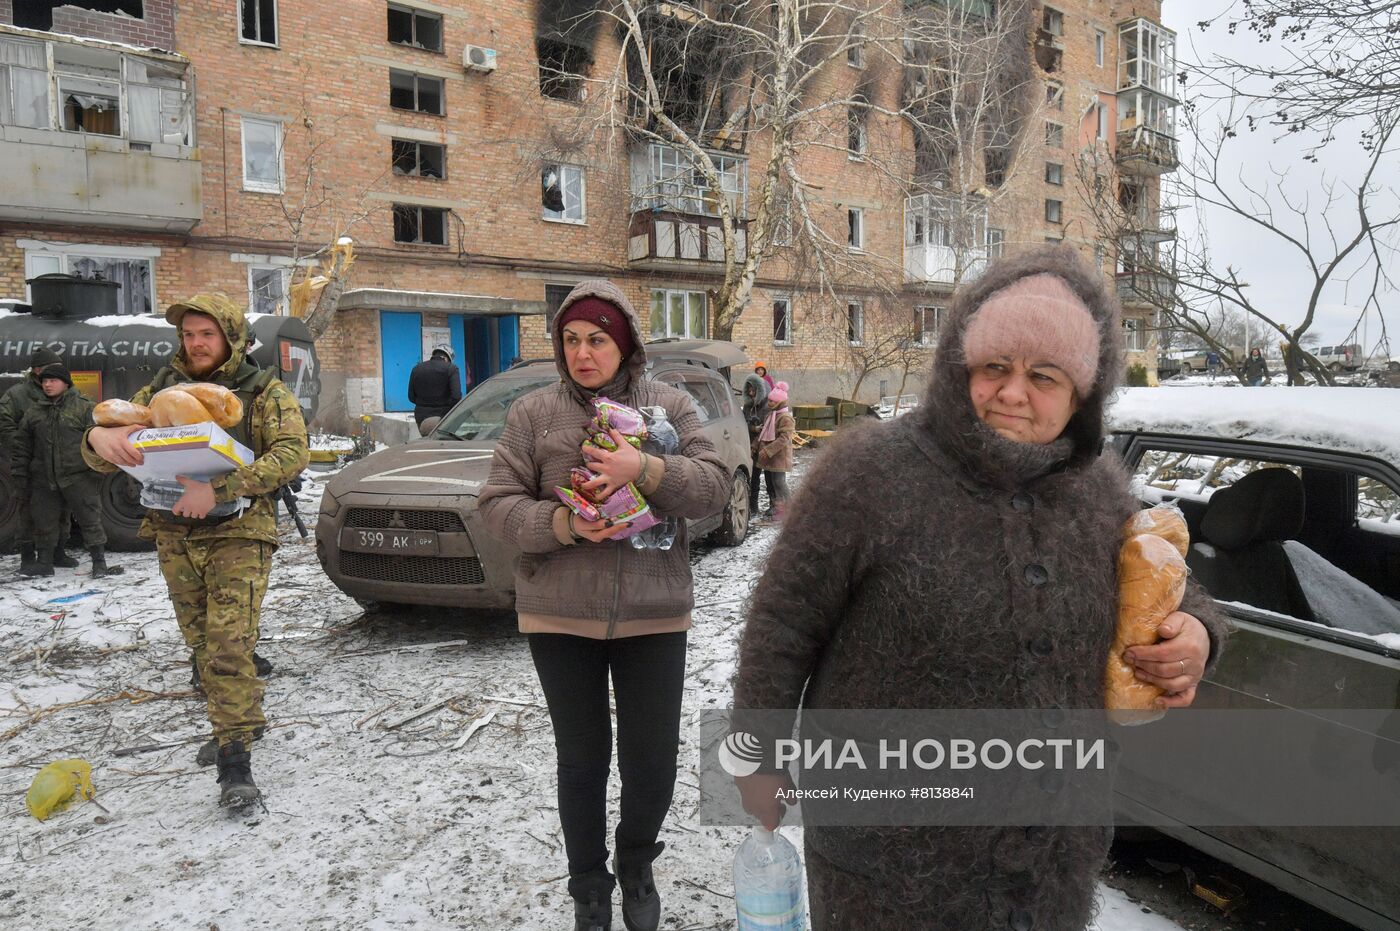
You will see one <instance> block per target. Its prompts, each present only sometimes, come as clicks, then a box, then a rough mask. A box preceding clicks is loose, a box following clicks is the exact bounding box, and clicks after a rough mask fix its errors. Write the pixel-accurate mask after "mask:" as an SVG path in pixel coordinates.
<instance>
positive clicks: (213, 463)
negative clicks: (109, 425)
mask: <svg viewBox="0 0 1400 931" xmlns="http://www.w3.org/2000/svg"><path fill="white" fill-rule="evenodd" d="M131 445H132V446H135V447H136V448H137V449H139V450H141V454H142V455H143V456H144V457H145V460H146V461H145V462H143V463H142V464H141V465H139V466H130V467H128V466H122V467H121V468H122V471H123V472H126V473H127V474H128V475H130V476H131V477H132V478H134V479H136V480H137V481H138V482H141V483H142V484H146V483H149V482H171V483H173V482H174V481H175V476H177V475H186V476H189V477H190V478H193V479H197V480H199V481H201V482H207V481H209V480H210V479H211V478H214V477H216V476H219V475H225V474H227V473H229V472H232V471H233V470H234V469H236V468H238V467H239V466H244V465H247V464H248V463H250V462H252V461H253V451H252V450H251V449H249V448H248V447H246V446H244V445H243V444H242V443H239V442H238V441H237V440H235V439H234V438H233V437H231V436H229V435H228V434H227V433H225V432H224V431H223V430H222V429H221V428H220V427H219V425H218V424H215V423H212V422H211V423H196V424H190V425H188V426H184V427H151V428H148V429H146V430H137V431H136V432H135V433H133V434H131Z"/></svg>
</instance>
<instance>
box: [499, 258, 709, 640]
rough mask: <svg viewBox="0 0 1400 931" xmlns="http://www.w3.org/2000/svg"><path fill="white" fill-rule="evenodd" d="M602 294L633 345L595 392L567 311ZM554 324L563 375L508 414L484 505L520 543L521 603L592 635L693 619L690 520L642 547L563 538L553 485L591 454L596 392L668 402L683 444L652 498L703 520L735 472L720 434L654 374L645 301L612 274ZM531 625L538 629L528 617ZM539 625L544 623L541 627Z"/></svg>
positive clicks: (523, 610) (506, 536) (582, 292)
mask: <svg viewBox="0 0 1400 931" xmlns="http://www.w3.org/2000/svg"><path fill="white" fill-rule="evenodd" d="M588 296H594V297H601V298H603V299H604V300H607V301H610V302H611V303H613V304H614V305H616V306H617V307H618V308H619V309H620V310H621V311H622V312H623V314H624V315H625V316H626V317H627V321H628V324H629V326H630V327H631V330H632V339H633V341H634V343H635V344H636V349H635V350H633V352H632V355H631V356H629V357H628V358H627V359H626V360H624V362H623V366H622V369H621V370H620V371H619V372H618V375H617V377H616V378H615V379H614V380H613V381H612V382H611V383H610V384H608V385H606V386H604V387H603V388H601V389H599V390H598V391H597V392H592V391H588V390H587V389H584V388H582V387H580V386H579V385H578V384H577V383H575V382H574V381H573V379H571V378H570V377H569V372H568V368H567V366H566V365H565V362H564V350H563V340H562V336H561V330H562V327H560V326H559V324H558V322H557V321H559V320H562V319H563V317H564V312H565V311H566V310H567V309H568V308H569V306H570V305H571V304H573V303H574V302H575V301H577V300H579V299H580V298H583V297H588ZM555 321H556V324H555V327H554V333H553V340H554V359H555V363H556V364H557V365H558V367H559V375H560V381H559V383H558V384H554V385H550V386H549V387H547V388H540V389H539V390H537V391H532V392H531V393H530V394H527V395H525V396H524V397H522V398H520V399H519V400H517V401H516V402H515V403H514V404H512V405H511V408H510V411H509V412H508V413H507V415H506V429H505V433H504V434H503V435H502V437H501V440H500V442H499V443H497V444H496V452H495V457H494V459H493V461H492V463H491V474H490V477H489V478H488V479H487V482H486V485H485V487H483V488H482V490H481V495H480V497H479V498H478V500H477V507H478V510H479V512H480V513H481V515H482V517H483V519H484V520H485V521H486V526H487V528H488V529H489V530H490V531H491V533H492V534H494V535H495V536H497V537H499V538H500V539H502V540H504V541H505V542H507V543H510V544H512V545H514V546H516V547H518V548H519V549H520V552H521V556H520V561H519V563H518V564H517V566H516V571H515V593H516V594H515V606H516V610H517V611H518V612H519V613H520V614H521V615H522V616H532V617H545V618H550V619H551V620H552V623H551V624H550V625H549V627H548V629H549V630H551V631H554V632H564V633H573V634H577V635H579V636H584V637H594V638H602V637H608V638H612V637H627V636H632V635H634V634H643V633H653V632H656V631H657V628H656V625H655V624H652V625H648V623H647V622H648V621H653V622H655V621H660V620H666V621H670V622H672V623H671V624H670V625H668V626H666V627H665V628H664V629H668V630H669V629H676V627H677V626H682V625H678V624H676V623H675V622H676V621H677V620H678V619H681V620H682V621H683V623H684V624H688V622H689V614H690V610H691V608H692V607H693V606H694V595H693V592H692V587H691V576H690V556H689V553H688V552H687V546H686V533H685V527H684V523H682V526H681V532H680V535H679V536H678V537H677V539H676V542H675V544H674V545H673V546H672V547H671V548H670V549H669V550H638V549H634V548H633V547H632V544H631V543H630V542H628V541H627V540H622V541H617V542H614V541H609V542H607V543H590V542H582V543H575V544H573V545H564V544H562V543H560V542H559V540H558V538H557V537H556V535H555V532H554V512H555V511H557V510H558V509H559V508H561V507H563V505H562V504H561V503H560V501H559V499H558V498H557V497H556V496H555V494H554V489H555V486H563V487H565V488H567V487H569V470H570V469H572V468H574V467H575V466H582V465H583V464H584V460H583V453H582V452H581V446H582V445H583V441H584V437H585V435H586V432H585V431H586V426H587V424H588V421H589V420H590V419H591V418H592V416H593V409H592V406H591V405H590V404H589V402H590V401H591V400H592V399H593V397H595V396H598V397H607V398H611V399H612V400H614V401H618V402H619V403H622V404H627V405H630V406H632V407H638V406H655V405H660V406H662V407H665V408H666V413H667V416H668V417H669V419H670V421H671V423H672V425H674V426H675V428H676V433H677V434H678V435H679V437H680V442H681V451H680V454H679V455H674V456H666V457H664V459H665V474H664V476H663V478H662V481H661V485H660V487H659V488H657V489H656V490H655V491H654V492H653V493H652V494H651V495H650V496H648V502H649V503H650V505H651V507H652V508H653V509H654V510H655V511H656V512H657V513H659V514H661V515H664V516H670V517H680V518H691V519H699V518H703V517H708V516H710V515H711V514H714V513H717V512H718V511H720V510H721V509H722V508H724V506H725V504H726V503H727V502H728V500H729V495H730V478H729V475H728V474H727V471H726V469H725V466H724V463H723V461H722V460H721V459H720V457H719V454H718V452H717V451H716V450H715V447H714V444H713V443H711V442H710V440H709V438H708V437H706V436H705V435H704V434H703V433H702V432H701V430H700V419H699V416H698V415H697V414H696V411H695V405H694V402H693V401H692V400H691V398H690V396H689V395H687V394H685V393H684V392H683V391H681V390H679V389H677V388H674V387H672V386H670V385H666V384H662V383H661V382H657V381H652V380H650V379H648V378H646V377H645V375H644V370H645V367H646V349H645V348H644V346H643V343H642V332H641V326H640V324H639V322H638V320H637V314H636V311H635V310H633V308H632V305H631V304H630V303H629V302H628V300H627V298H626V296H625V295H624V294H623V293H622V292H621V291H620V290H618V288H617V287H615V286H614V285H613V284H612V283H611V282H608V281H602V280H595V281H585V282H582V283H580V284H579V285H578V286H577V287H575V288H574V290H573V291H571V292H570V293H569V296H568V297H567V298H566V299H565V300H564V303H563V304H562V305H561V306H560V308H559V314H558V315H557V316H556V317H555ZM522 629H524V630H527V631H528V630H531V629H532V628H530V627H527V626H526V625H525V624H524V623H522ZM535 629H538V628H535Z"/></svg>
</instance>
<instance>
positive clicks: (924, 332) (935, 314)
mask: <svg viewBox="0 0 1400 931" xmlns="http://www.w3.org/2000/svg"><path fill="white" fill-rule="evenodd" d="M944 311H945V308H943V307H936V306H931V305H930V306H919V307H915V308H914V327H915V331H916V332H917V333H918V334H919V345H920V346H933V345H936V344H937V343H938V331H939V330H940V329H941V328H942V326H943V314H944Z"/></svg>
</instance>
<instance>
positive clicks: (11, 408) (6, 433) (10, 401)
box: [0, 372, 44, 449]
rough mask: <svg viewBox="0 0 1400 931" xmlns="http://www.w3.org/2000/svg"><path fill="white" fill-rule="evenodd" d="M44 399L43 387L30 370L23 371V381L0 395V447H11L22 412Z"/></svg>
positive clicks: (22, 417) (22, 415) (21, 418)
mask: <svg viewBox="0 0 1400 931" xmlns="http://www.w3.org/2000/svg"><path fill="white" fill-rule="evenodd" d="M42 400H44V389H43V388H41V387H39V379H37V378H35V377H34V375H33V373H32V372H25V373H24V381H22V382H20V383H19V384H17V385H11V386H10V389H9V390H8V391H6V392H5V394H4V396H3V397H0V449H13V448H14V446H13V445H12V444H13V443H14V441H15V434H16V433H17V432H18V431H19V422H20V421H21V420H23V419H24V412H25V411H27V410H29V409H30V408H31V407H33V406H34V405H35V404H38V403H39V402H40V401H42Z"/></svg>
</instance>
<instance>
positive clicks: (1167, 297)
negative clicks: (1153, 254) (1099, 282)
mask: <svg viewBox="0 0 1400 931" xmlns="http://www.w3.org/2000/svg"><path fill="white" fill-rule="evenodd" d="M1116 279H1117V285H1118V300H1120V301H1122V302H1123V303H1124V304H1150V305H1151V306H1153V307H1160V306H1162V305H1164V304H1169V303H1171V302H1172V301H1173V300H1175V297H1176V283H1175V282H1174V281H1173V280H1172V278H1171V276H1170V275H1167V274H1165V273H1164V272H1160V271H1147V270H1145V269H1137V270H1134V271H1126V272H1118V274H1117V275H1116Z"/></svg>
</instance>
